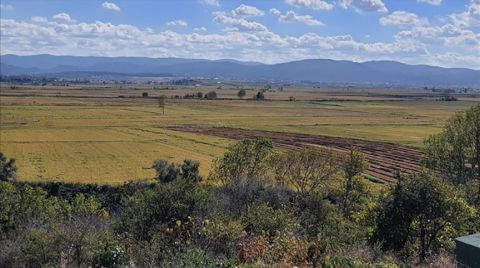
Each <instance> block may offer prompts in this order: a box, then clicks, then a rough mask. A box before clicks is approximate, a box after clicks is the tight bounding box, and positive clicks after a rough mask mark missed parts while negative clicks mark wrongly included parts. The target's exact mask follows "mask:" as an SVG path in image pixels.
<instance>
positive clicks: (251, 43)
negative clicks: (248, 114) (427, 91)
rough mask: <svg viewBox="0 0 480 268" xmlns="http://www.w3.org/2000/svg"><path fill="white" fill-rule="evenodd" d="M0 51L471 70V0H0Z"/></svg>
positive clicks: (479, 28) (478, 10)
mask: <svg viewBox="0 0 480 268" xmlns="http://www.w3.org/2000/svg"><path fill="white" fill-rule="evenodd" d="M0 9H1V21H0V26H1V32H0V38H1V39H0V53H1V54H2V55H5V54H17V55H34V54H53V55H77V56H144V57H182V58H202V59H237V60H242V61H257V62H263V63H279V62H288V61H294V60H301V59H317V58H328V59H336V60H351V61H358V62H363V61H370V60H395V61H400V62H404V63H408V64H429V65H437V66H443V67H466V68H473V69H480V0H245V1H237V0H176V1H175V0H163V1H162V0H157V1H153V0H152V1H146V0H131V1H127V0H111V1H110V0H109V1H96V0H37V1H32V0H15V1H13V0H1V5H0Z"/></svg>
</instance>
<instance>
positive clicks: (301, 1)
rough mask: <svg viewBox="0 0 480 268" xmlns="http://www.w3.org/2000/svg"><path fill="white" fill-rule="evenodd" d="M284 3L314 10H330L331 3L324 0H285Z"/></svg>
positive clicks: (331, 7)
mask: <svg viewBox="0 0 480 268" xmlns="http://www.w3.org/2000/svg"><path fill="white" fill-rule="evenodd" d="M285 3H287V4H289V5H292V6H295V7H306V8H310V9H315V10H319V9H322V10H332V9H333V5H332V4H330V3H328V2H326V1H324V0H285Z"/></svg>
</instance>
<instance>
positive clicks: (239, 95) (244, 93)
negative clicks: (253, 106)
mask: <svg viewBox="0 0 480 268" xmlns="http://www.w3.org/2000/svg"><path fill="white" fill-rule="evenodd" d="M245 95H247V91H246V90H245V89H244V88H242V89H240V90H239V91H238V93H237V96H238V97H239V98H243V97H245Z"/></svg>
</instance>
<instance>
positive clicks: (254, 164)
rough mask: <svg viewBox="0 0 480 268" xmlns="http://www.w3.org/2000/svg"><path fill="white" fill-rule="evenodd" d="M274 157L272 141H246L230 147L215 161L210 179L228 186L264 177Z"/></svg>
mask: <svg viewBox="0 0 480 268" xmlns="http://www.w3.org/2000/svg"><path fill="white" fill-rule="evenodd" d="M272 156H273V143H272V141H271V140H268V139H257V140H250V139H245V140H243V141H240V142H238V143H236V144H233V145H231V146H230V147H228V149H227V152H225V154H224V155H223V156H222V157H219V158H217V159H215V160H214V162H213V169H212V172H211V174H210V178H212V179H217V180H219V181H220V182H222V183H223V184H225V185H228V184H230V183H232V182H238V181H241V180H243V179H246V178H255V177H256V178H258V177H262V176H264V175H265V172H266V170H267V167H268V165H269V161H270V159H271V157H272Z"/></svg>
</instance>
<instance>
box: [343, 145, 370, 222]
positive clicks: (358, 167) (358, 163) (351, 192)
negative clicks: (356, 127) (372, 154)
mask: <svg viewBox="0 0 480 268" xmlns="http://www.w3.org/2000/svg"><path fill="white" fill-rule="evenodd" d="M368 166H369V165H368V161H367V160H365V156H364V155H363V153H362V152H361V151H360V150H358V149H354V148H352V149H351V150H350V152H349V153H348V155H346V156H345V157H344V158H343V161H342V169H343V186H342V192H343V193H342V202H341V203H342V211H343V215H344V216H345V217H346V218H347V219H350V218H351V216H352V211H353V210H355V207H358V205H359V204H361V199H362V197H363V196H364V195H365V185H364V184H363V183H362V181H361V177H360V175H361V174H362V173H363V172H364V171H365V170H366V169H368Z"/></svg>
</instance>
